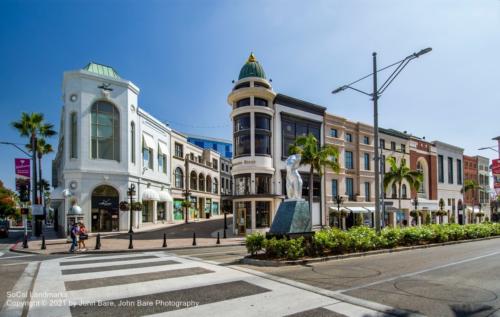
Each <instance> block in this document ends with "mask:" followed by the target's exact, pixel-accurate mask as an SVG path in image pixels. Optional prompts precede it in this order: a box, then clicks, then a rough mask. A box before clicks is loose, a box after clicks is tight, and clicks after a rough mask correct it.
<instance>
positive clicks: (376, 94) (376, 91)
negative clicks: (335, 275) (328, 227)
mask: <svg viewBox="0 0 500 317" xmlns="http://www.w3.org/2000/svg"><path fill="white" fill-rule="evenodd" d="M430 51H432V48H430V47H428V48H424V49H423V50H420V51H419V52H417V53H413V54H411V55H408V56H407V57H405V58H404V59H402V60H400V61H398V62H395V63H393V64H391V65H388V66H386V67H383V68H381V69H377V53H376V52H373V54H372V58H373V73H371V74H369V75H366V76H363V77H361V78H360V79H358V80H355V81H353V82H351V83H349V84H347V85H343V86H340V87H339V88H337V89H335V90H333V91H332V94H336V93H339V92H341V91H343V90H346V89H347V88H349V89H352V90H355V91H357V92H359V93H362V94H364V95H367V96H369V97H371V99H372V101H373V128H374V138H375V140H374V142H375V149H374V150H375V229H376V230H377V233H380V156H379V139H378V99H379V98H380V97H381V95H382V93H383V92H384V91H385V90H386V89H387V87H388V86H389V85H390V84H391V83H392V82H393V80H394V79H395V78H396V77H397V76H398V75H399V73H401V71H402V70H403V69H404V68H405V67H406V65H408V63H409V62H410V61H412V60H413V59H415V58H418V57H420V56H422V55H424V54H426V53H429V52H430ZM396 65H397V67H396V69H395V70H394V71H393V72H392V74H391V75H389V77H388V78H387V79H386V80H385V82H384V83H383V84H382V85H381V86H380V87H378V82H377V73H378V72H380V71H383V70H385V69H388V68H390V67H393V66H396ZM370 76H373V91H372V92H371V93H367V92H364V91H362V90H360V89H357V88H354V87H352V85H354V84H356V83H358V82H360V81H362V80H363V79H366V78H368V77H370Z"/></svg>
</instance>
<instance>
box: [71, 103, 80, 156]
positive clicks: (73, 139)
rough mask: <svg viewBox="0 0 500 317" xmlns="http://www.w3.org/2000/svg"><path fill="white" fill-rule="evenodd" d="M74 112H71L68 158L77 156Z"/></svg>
mask: <svg viewBox="0 0 500 317" xmlns="http://www.w3.org/2000/svg"><path fill="white" fill-rule="evenodd" d="M77 120H78V119H77V115H76V112H72V113H71V118H70V124H71V144H70V158H78V153H77V151H78V150H77V149H78V140H77V136H78V121H77Z"/></svg>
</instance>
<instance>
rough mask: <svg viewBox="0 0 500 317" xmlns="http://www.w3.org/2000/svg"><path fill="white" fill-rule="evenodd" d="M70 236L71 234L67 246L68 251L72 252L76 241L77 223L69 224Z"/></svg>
mask: <svg viewBox="0 0 500 317" xmlns="http://www.w3.org/2000/svg"><path fill="white" fill-rule="evenodd" d="M70 236H71V248H69V252H71V253H73V252H75V248H76V246H77V243H76V242H77V239H78V225H77V224H76V223H74V224H72V225H71V230H70Z"/></svg>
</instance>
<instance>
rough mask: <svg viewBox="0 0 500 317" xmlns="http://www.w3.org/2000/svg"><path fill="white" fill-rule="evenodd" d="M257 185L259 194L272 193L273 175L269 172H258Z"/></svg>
mask: <svg viewBox="0 0 500 317" xmlns="http://www.w3.org/2000/svg"><path fill="white" fill-rule="evenodd" d="M255 187H256V191H257V194H270V193H271V175H269V174H256V175H255Z"/></svg>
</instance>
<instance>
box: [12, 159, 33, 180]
mask: <svg viewBox="0 0 500 317" xmlns="http://www.w3.org/2000/svg"><path fill="white" fill-rule="evenodd" d="M15 160H16V178H30V175H31V160H30V159H25V158H16V159H15Z"/></svg>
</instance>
